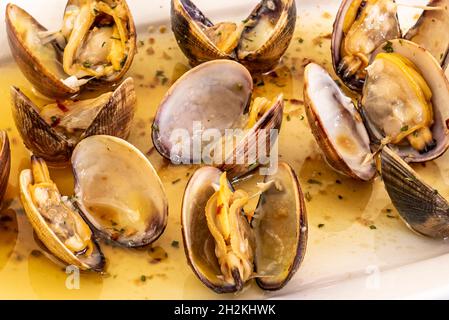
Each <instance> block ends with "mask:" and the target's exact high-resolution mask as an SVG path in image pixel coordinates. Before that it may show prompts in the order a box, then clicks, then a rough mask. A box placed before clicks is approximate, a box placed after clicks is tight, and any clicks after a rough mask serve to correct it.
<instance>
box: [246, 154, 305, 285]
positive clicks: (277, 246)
mask: <svg viewBox="0 0 449 320" xmlns="http://www.w3.org/2000/svg"><path fill="white" fill-rule="evenodd" d="M270 181H274V184H272V186H271V187H270V188H269V189H267V190H266V191H264V192H263V193H262V195H261V198H260V203H259V205H258V206H257V210H256V217H259V218H256V219H255V221H254V223H253V227H254V230H255V234H256V244H257V246H256V255H255V261H254V264H255V266H256V273H257V275H258V276H259V277H257V278H256V281H257V284H258V285H259V287H261V288H262V289H264V290H279V289H281V288H283V287H284V286H285V285H286V284H287V283H288V281H290V279H291V278H292V277H293V275H294V274H295V273H296V271H297V270H298V268H299V266H300V265H301V262H302V261H303V259H304V256H305V253H306V248H307V234H308V225H307V213H306V207H305V201H304V196H303V193H302V190H301V186H300V185H299V182H298V178H297V177H296V174H295V172H294V171H293V169H292V168H291V167H290V166H289V165H288V164H287V163H285V162H280V163H279V167H278V170H277V173H276V174H274V175H273V176H266V177H265V183H269V182H270Z"/></svg>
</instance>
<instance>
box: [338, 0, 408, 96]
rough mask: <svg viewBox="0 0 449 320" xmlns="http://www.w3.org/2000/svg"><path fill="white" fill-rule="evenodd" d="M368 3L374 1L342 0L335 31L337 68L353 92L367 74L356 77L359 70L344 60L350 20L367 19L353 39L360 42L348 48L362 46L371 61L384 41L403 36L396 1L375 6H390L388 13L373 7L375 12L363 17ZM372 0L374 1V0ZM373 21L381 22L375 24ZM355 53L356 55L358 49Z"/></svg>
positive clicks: (360, 85)
mask: <svg viewBox="0 0 449 320" xmlns="http://www.w3.org/2000/svg"><path fill="white" fill-rule="evenodd" d="M369 2H371V1H361V0H343V1H342V2H341V4H340V8H339V10H338V12H337V16H336V18H335V22H334V26H333V31H332V41H331V52H332V64H333V67H334V70H335V72H336V74H337V75H338V76H339V77H340V79H341V80H342V81H343V83H344V84H345V85H346V86H348V88H350V89H352V90H354V91H361V90H362V88H363V83H364V77H363V76H357V73H354V72H353V71H350V70H351V69H352V68H351V67H349V66H348V64H346V63H343V61H342V60H343V54H342V53H343V48H344V46H345V39H346V36H347V33H348V32H349V30H350V26H351V24H350V23H349V22H350V21H351V20H352V19H365V20H364V21H366V22H367V24H366V25H365V26H363V23H360V24H358V26H359V28H358V31H354V34H355V35H356V36H354V39H355V40H354V41H356V40H357V41H360V42H361V43H360V44H353V45H351V46H349V47H351V48H353V49H352V50H353V51H358V50H360V47H363V51H365V52H364V53H363V54H364V55H365V54H366V55H367V57H366V58H367V59H368V60H369V58H370V54H371V52H372V51H373V50H374V49H376V48H377V46H378V45H380V44H381V43H382V42H384V41H386V40H390V39H396V38H400V37H401V29H400V26H399V21H398V17H397V13H396V4H395V1H394V0H381V1H378V3H376V4H375V5H376V6H378V5H381V6H384V7H385V8H389V9H388V10H387V11H386V12H382V11H381V10H372V14H367V15H363V16H362V13H363V10H365V8H366V7H367V5H368V3H369ZM372 2H373V3H374V2H375V1H372ZM376 15H377V16H376ZM366 17H368V18H366ZM351 18H352V19H351ZM348 20H349V21H348ZM373 20H374V21H376V20H377V21H381V22H379V23H373V22H372V21H373ZM357 34H358V35H357ZM357 47H358V48H359V49H358V50H356V49H355V48H357ZM354 53H355V54H356V53H357V52H354Z"/></svg>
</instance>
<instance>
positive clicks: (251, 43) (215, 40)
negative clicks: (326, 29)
mask: <svg viewBox="0 0 449 320" xmlns="http://www.w3.org/2000/svg"><path fill="white" fill-rule="evenodd" d="M171 23H172V29H173V32H174V34H175V37H176V39H177V41H178V44H179V46H180V48H181V50H182V51H183V52H184V54H185V55H186V56H187V58H188V59H189V60H190V62H191V63H192V64H193V65H197V64H200V63H202V62H206V61H210V60H215V59H236V60H238V61H239V62H241V63H243V64H244V65H245V66H246V67H247V68H248V69H249V70H250V71H251V72H266V71H269V70H271V69H273V67H274V66H276V64H277V63H278V62H279V59H280V58H281V57H282V55H283V54H284V52H285V50H287V47H288V45H289V44H290V41H291V39H292V37H293V33H294V29H295V23H296V4H295V1H293V0H262V1H261V2H260V3H259V4H258V5H257V7H256V8H255V9H254V10H253V12H252V13H251V14H250V16H249V17H248V18H247V19H245V20H244V21H243V22H242V23H241V24H236V23H231V22H221V23H218V24H214V23H212V22H211V21H210V20H209V19H208V18H206V16H205V15H204V14H203V13H202V12H201V11H200V10H199V9H198V8H197V7H196V6H195V5H194V4H193V2H192V1H190V0H172V9H171Z"/></svg>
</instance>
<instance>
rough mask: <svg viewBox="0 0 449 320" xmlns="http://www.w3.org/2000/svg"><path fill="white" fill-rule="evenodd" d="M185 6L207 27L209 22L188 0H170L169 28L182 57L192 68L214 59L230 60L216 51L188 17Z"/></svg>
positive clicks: (224, 54) (210, 23)
mask: <svg viewBox="0 0 449 320" xmlns="http://www.w3.org/2000/svg"><path fill="white" fill-rule="evenodd" d="M185 5H186V6H188V7H189V8H190V10H193V11H195V12H196V13H197V15H198V19H201V20H202V22H204V23H205V24H207V25H210V26H212V25H213V24H212V22H210V21H209V20H208V19H207V18H206V17H205V16H204V15H203V14H202V13H201V11H199V9H198V8H197V7H196V6H195V5H194V4H193V3H192V2H191V1H190V0H171V26H172V30H173V33H174V35H175V38H176V40H177V42H178V45H179V47H180V48H181V50H182V52H183V53H184V55H185V56H186V57H187V58H188V59H189V61H190V63H191V64H192V65H193V66H196V65H198V64H201V63H203V62H207V61H210V60H216V59H231V56H229V55H227V54H226V53H224V52H221V51H220V50H218V49H217V48H216V47H215V46H214V45H213V44H212V43H211V42H210V41H209V39H207V37H205V35H204V34H203V33H202V32H201V30H200V29H199V26H198V25H197V24H196V22H195V21H193V19H192V18H191V17H190V15H189V13H188V12H187V10H186V7H185Z"/></svg>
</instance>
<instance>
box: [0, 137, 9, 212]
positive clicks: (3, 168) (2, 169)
mask: <svg viewBox="0 0 449 320" xmlns="http://www.w3.org/2000/svg"><path fill="white" fill-rule="evenodd" d="M10 170H11V150H10V148H9V139H8V134H7V133H6V131H4V130H1V131H0V204H1V202H2V199H3V196H4V195H5V192H6V188H7V187H8V179H9V172H10Z"/></svg>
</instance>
